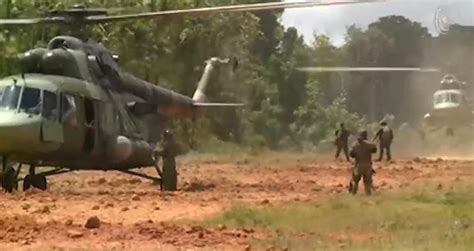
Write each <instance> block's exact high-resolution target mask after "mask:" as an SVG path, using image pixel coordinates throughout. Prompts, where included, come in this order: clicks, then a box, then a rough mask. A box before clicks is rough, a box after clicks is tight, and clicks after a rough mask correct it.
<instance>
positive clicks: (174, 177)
mask: <svg viewBox="0 0 474 251" xmlns="http://www.w3.org/2000/svg"><path fill="white" fill-rule="evenodd" d="M161 172H162V174H161V181H162V189H161V190H162V191H176V190H177V187H178V185H177V184H178V172H176V165H171V164H169V165H166V164H164V165H163V170H162V171H161Z"/></svg>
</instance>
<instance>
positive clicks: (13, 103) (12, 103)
mask: <svg viewBox="0 0 474 251" xmlns="http://www.w3.org/2000/svg"><path fill="white" fill-rule="evenodd" d="M20 93H21V87H20V86H8V87H6V88H5V90H4V91H3V94H2V98H1V99H0V108H1V109H6V110H15V109H16V107H17V105H18V100H19V99H20Z"/></svg>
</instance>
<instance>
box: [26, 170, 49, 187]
mask: <svg viewBox="0 0 474 251" xmlns="http://www.w3.org/2000/svg"><path fill="white" fill-rule="evenodd" d="M30 187H34V188H38V189H39V190H42V191H45V190H46V189H48V181H47V180H46V177H45V176H44V175H31V174H28V175H26V176H25V179H24V180H23V191H27V190H28V189H30Z"/></svg>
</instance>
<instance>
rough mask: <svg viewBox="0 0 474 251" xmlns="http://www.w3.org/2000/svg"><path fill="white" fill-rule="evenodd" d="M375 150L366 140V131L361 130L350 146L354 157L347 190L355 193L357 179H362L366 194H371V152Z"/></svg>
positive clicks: (357, 185) (372, 171)
mask: <svg viewBox="0 0 474 251" xmlns="http://www.w3.org/2000/svg"><path fill="white" fill-rule="evenodd" d="M376 152H377V147H376V146H375V145H374V144H371V143H369V142H367V132H366V131H363V132H361V133H360V134H359V137H358V139H357V142H356V143H355V144H354V145H353V146H352V149H351V153H350V155H351V157H352V158H354V159H355V165H354V168H353V169H352V179H351V183H350V184H349V192H350V193H352V194H357V190H358V187H359V181H360V179H361V178H363V179H364V188H365V193H366V194H367V195H371V194H372V175H373V174H374V170H373V169H372V154H374V153H376Z"/></svg>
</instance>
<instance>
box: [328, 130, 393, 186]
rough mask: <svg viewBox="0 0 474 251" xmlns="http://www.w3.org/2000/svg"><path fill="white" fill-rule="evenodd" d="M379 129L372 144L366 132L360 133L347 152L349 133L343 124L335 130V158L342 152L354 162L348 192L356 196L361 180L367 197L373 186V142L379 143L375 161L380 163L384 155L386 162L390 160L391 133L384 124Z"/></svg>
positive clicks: (374, 150) (375, 148) (374, 148)
mask: <svg viewBox="0 0 474 251" xmlns="http://www.w3.org/2000/svg"><path fill="white" fill-rule="evenodd" d="M380 126H381V128H380V129H379V130H378V131H377V133H376V134H375V137H374V138H373V140H372V142H369V141H368V133H367V131H362V132H360V133H359V135H358V137H357V141H356V142H355V143H354V145H353V146H352V147H351V149H350V151H349V137H350V135H351V133H350V132H349V131H348V130H347V129H346V128H345V126H344V123H341V124H340V125H339V128H338V129H337V130H336V133H335V135H336V141H335V145H336V148H337V150H336V156H335V158H336V159H338V158H339V155H340V153H341V151H343V152H344V155H345V157H346V160H347V161H348V162H350V161H351V159H350V158H353V159H354V160H355V164H354V167H353V169H352V178H351V182H350V183H349V192H350V193H352V194H357V190H358V187H359V182H360V180H361V179H363V181H364V188H365V193H366V194H367V195H371V194H372V190H373V184H372V176H373V175H374V174H375V171H374V169H373V168H372V155H373V154H375V153H376V152H377V147H376V145H375V144H374V143H373V142H376V141H378V142H379V148H380V151H379V158H378V160H377V161H382V159H383V156H384V153H386V156H387V161H390V160H391V159H392V156H391V145H392V142H393V138H394V135H393V131H392V129H391V128H390V127H388V125H387V123H386V122H382V123H381V124H380Z"/></svg>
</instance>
